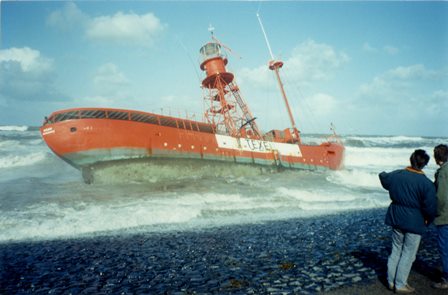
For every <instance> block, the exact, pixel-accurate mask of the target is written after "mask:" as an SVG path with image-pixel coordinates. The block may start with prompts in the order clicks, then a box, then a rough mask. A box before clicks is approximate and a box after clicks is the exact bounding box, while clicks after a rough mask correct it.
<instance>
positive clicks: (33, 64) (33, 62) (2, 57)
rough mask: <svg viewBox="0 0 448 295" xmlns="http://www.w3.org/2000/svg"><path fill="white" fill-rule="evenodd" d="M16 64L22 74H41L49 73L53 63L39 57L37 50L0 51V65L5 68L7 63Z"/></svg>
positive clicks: (15, 49) (13, 49)
mask: <svg viewBox="0 0 448 295" xmlns="http://www.w3.org/2000/svg"><path fill="white" fill-rule="evenodd" d="M10 62H12V63H14V62H15V63H17V64H18V65H19V66H20V69H21V70H22V71H23V72H28V73H33V72H34V73H43V72H47V71H50V70H51V68H52V63H53V61H52V60H51V59H48V58H45V57H43V56H41V55H40V52H39V51H38V50H34V49H31V48H29V47H23V48H15V47H13V48H10V49H3V50H0V63H2V65H3V66H4V67H5V68H7V66H6V64H7V63H10Z"/></svg>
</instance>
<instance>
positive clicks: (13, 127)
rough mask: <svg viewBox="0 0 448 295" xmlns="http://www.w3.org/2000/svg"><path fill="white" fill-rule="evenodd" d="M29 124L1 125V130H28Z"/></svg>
mask: <svg viewBox="0 0 448 295" xmlns="http://www.w3.org/2000/svg"><path fill="white" fill-rule="evenodd" d="M28 128H29V127H28V126H14V125H13V126H0V131H28Z"/></svg>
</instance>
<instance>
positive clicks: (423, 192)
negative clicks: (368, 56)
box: [379, 149, 437, 293]
mask: <svg viewBox="0 0 448 295" xmlns="http://www.w3.org/2000/svg"><path fill="white" fill-rule="evenodd" d="M410 162H411V166H410V167H407V168H405V169H399V170H395V171H392V172H389V173H387V172H381V173H380V175H379V178H380V181H381V185H382V186H383V188H385V189H386V190H388V191H389V196H390V199H391V200H392V203H391V204H390V206H389V208H388V210H387V214H386V224H387V225H390V226H391V227H392V251H391V254H390V256H389V258H388V260H387V281H388V284H389V289H391V290H395V292H396V293H412V292H414V291H415V289H414V288H412V287H411V286H409V285H408V282H407V281H408V277H409V273H410V271H411V267H412V264H413V263H414V261H415V258H416V255H417V251H418V247H419V245H420V240H421V235H422V234H423V233H424V232H425V230H426V227H427V226H428V225H429V224H430V223H431V222H432V221H433V220H434V218H435V215H436V210H437V201H436V190H435V187H434V184H433V183H432V181H431V180H429V179H428V178H427V177H426V175H425V174H424V173H423V171H422V169H423V168H424V167H425V166H426V165H427V164H428V162H429V156H428V154H427V153H426V152H425V151H424V150H420V149H419V150H415V151H414V152H413V153H412V155H411V157H410Z"/></svg>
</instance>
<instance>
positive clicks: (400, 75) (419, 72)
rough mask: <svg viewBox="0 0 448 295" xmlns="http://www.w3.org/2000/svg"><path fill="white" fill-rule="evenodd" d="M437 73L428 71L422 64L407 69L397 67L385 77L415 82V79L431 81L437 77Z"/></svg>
mask: <svg viewBox="0 0 448 295" xmlns="http://www.w3.org/2000/svg"><path fill="white" fill-rule="evenodd" d="M437 75H438V74H437V72H436V71H434V70H429V69H427V68H426V67H425V66H424V65H422V64H416V65H411V66H407V67H397V68H395V69H392V70H390V71H388V72H387V73H386V74H385V77H386V78H388V77H390V78H397V79H401V80H415V79H431V78H435V77H436V76H437Z"/></svg>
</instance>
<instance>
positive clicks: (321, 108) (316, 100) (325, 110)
mask: <svg viewBox="0 0 448 295" xmlns="http://www.w3.org/2000/svg"><path fill="white" fill-rule="evenodd" d="M306 101H307V103H308V105H312V106H318V107H316V108H315V109H313V113H314V114H315V115H316V116H322V117H323V116H325V115H328V114H331V113H334V109H335V107H336V99H335V98H334V97H333V96H331V95H328V94H326V93H316V94H313V95H312V96H310V97H307V98H306Z"/></svg>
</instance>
